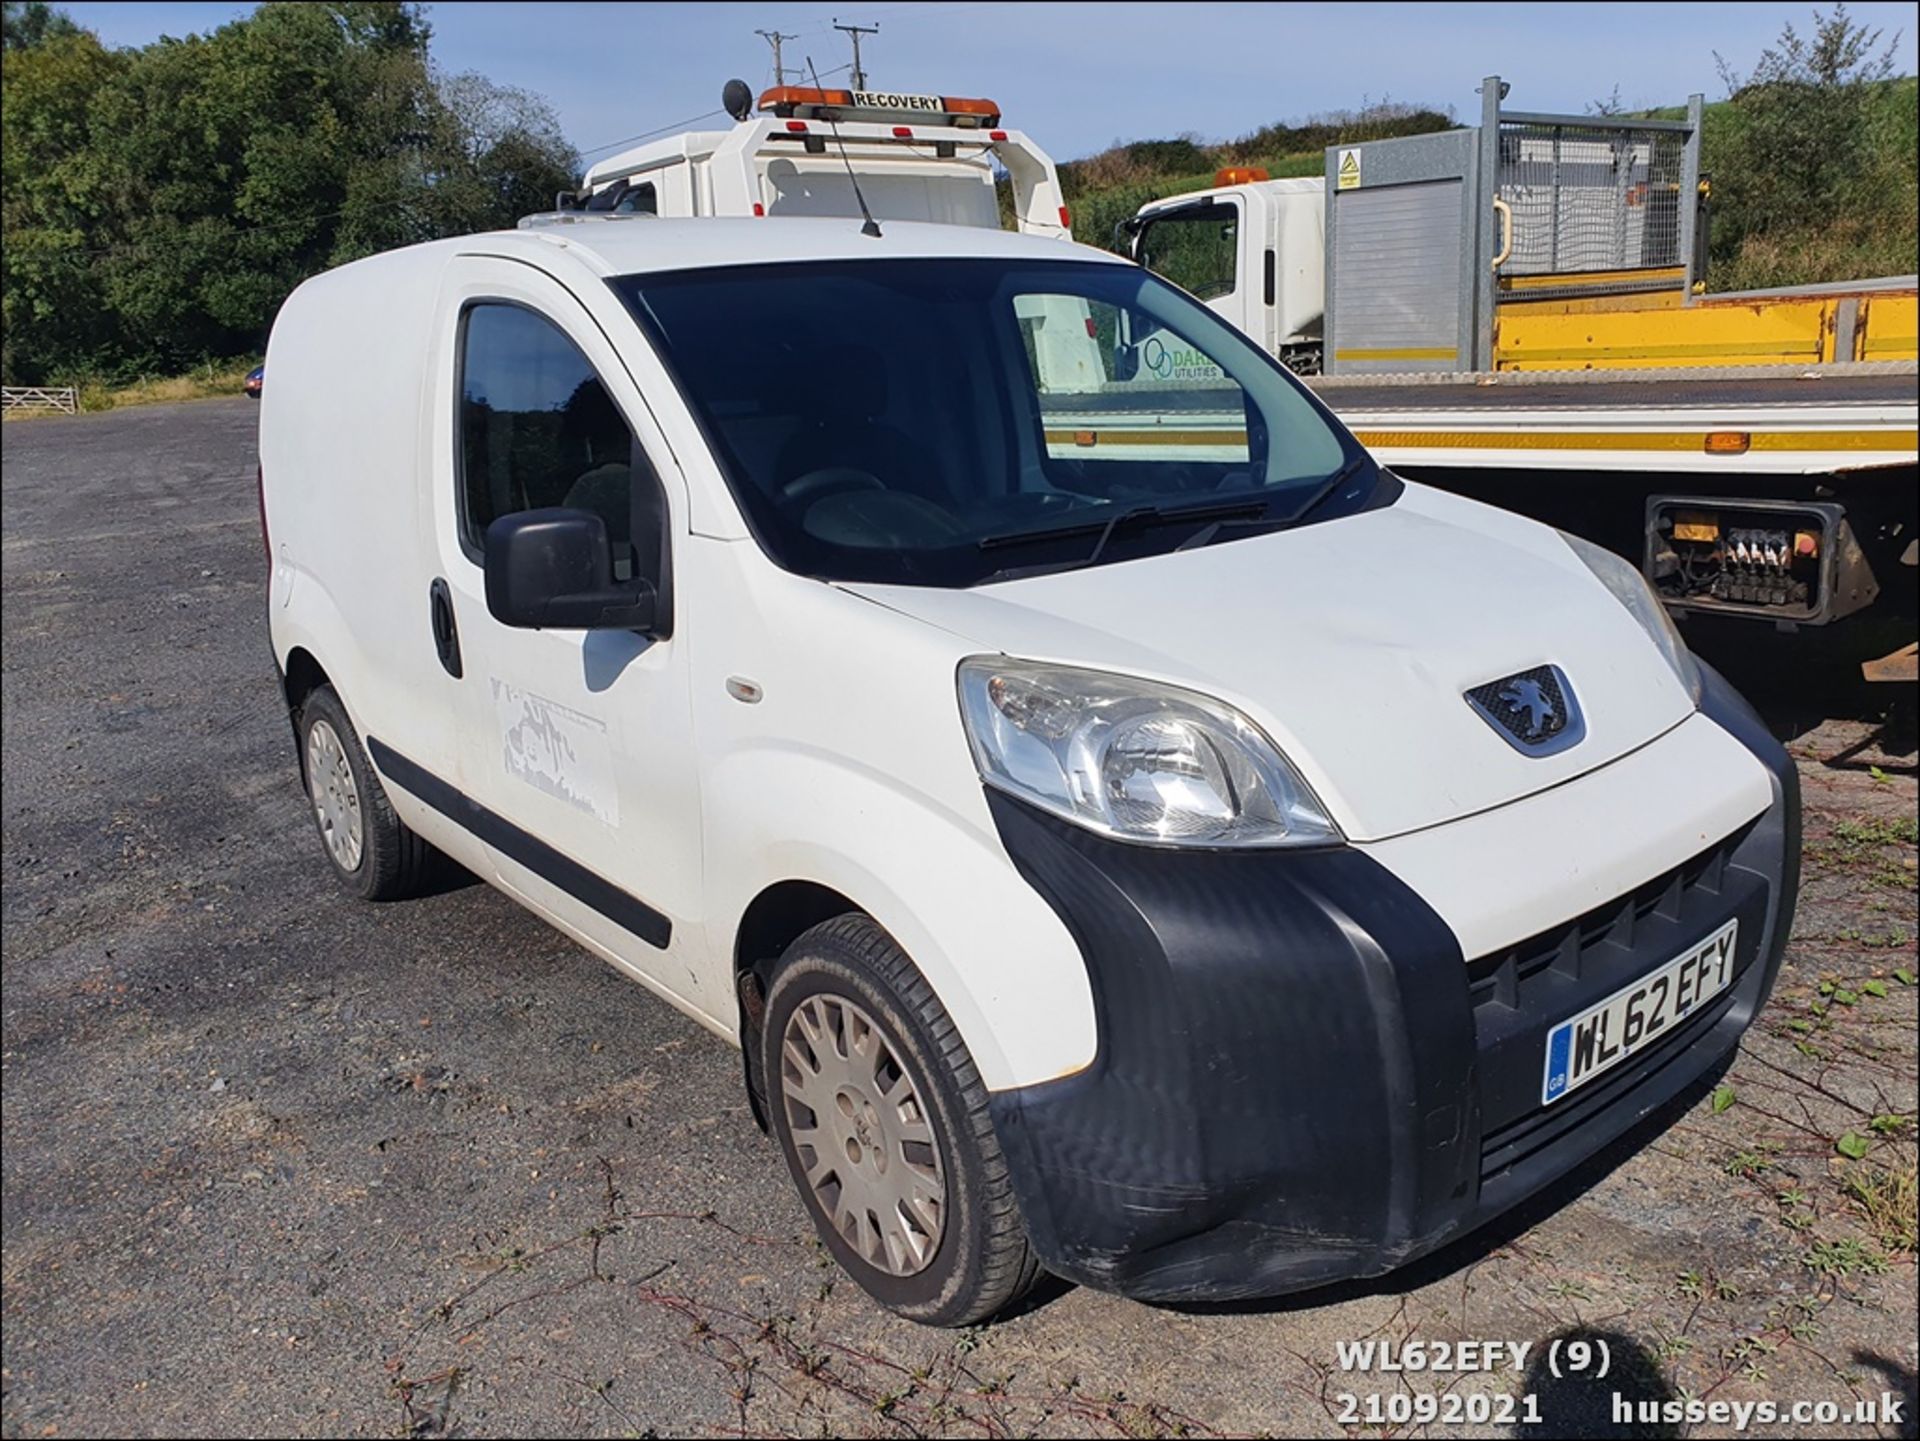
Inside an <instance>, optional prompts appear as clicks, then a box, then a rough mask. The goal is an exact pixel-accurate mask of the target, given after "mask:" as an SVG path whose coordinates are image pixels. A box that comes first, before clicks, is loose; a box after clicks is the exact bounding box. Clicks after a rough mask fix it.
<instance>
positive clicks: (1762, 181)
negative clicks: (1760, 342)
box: [1060, 76, 1920, 290]
mask: <svg viewBox="0 0 1920 1441" xmlns="http://www.w3.org/2000/svg"><path fill="white" fill-rule="evenodd" d="M1916 87H1917V82H1916V81H1915V79H1914V78H1913V77H1911V76H1908V77H1905V78H1902V79H1897V80H1890V81H1882V82H1876V83H1872V84H1867V85H1862V86H1860V87H1859V89H1858V92H1857V93H1855V94H1853V95H1851V96H1849V97H1848V98H1849V99H1850V100H1851V101H1852V102H1853V109H1852V110H1851V112H1849V113H1843V114H1839V115H1835V114H1832V113H1823V112H1821V111H1820V110H1819V109H1818V108H1817V97H1816V101H1815V103H1813V104H1809V102H1808V97H1807V93H1806V88H1805V87H1803V88H1802V89H1800V90H1798V91H1794V90H1790V89H1788V88H1786V87H1780V86H1772V87H1757V86H1756V87H1751V88H1749V89H1747V90H1743V91H1742V92H1741V93H1740V94H1739V95H1737V96H1735V97H1734V98H1732V99H1728V100H1722V101H1718V102H1715V103H1713V104H1710V105H1708V106H1707V108H1706V115H1705V122H1704V134H1703V136H1702V141H1701V146H1702V168H1703V170H1704V171H1705V173H1706V174H1707V175H1708V176H1710V177H1711V178H1712V181H1713V200H1712V206H1711V218H1710V222H1709V224H1710V236H1711V244H1712V254H1711V261H1710V265H1709V271H1708V283H1709V287H1710V288H1711V289H1713V290H1745V289H1752V288H1759V287H1763V286H1776V285H1799V284H1811V283H1814V282H1817V281H1826V280H1854V279H1863V278H1866V277H1869V276H1884V275H1911V274H1913V273H1914V272H1915V271H1916V270H1920V224H1917V222H1916V216H1917V215H1920V194H1917V193H1916V175H1920V141H1917V140H1916V113H1917V111H1920V89H1917V88H1916ZM1790 107H1799V108H1798V109H1793V108H1790ZM1833 108H1837V107H1832V106H1830V107H1829V110H1831V109H1833ZM1807 110H1811V111H1812V112H1813V113H1812V114H1811V115H1808V114H1805V113H1803V112H1804V111H1807ZM1782 111H1786V113H1785V115H1784V116H1783V115H1782V113H1781V112H1782ZM1643 113H1644V114H1646V115H1648V116H1651V117H1654V118H1660V119H1683V118H1685V115H1686V108H1685V106H1674V107H1668V108H1663V109H1660V110H1654V111H1647V112H1643ZM1458 123H1460V122H1459V121H1457V120H1456V119H1455V118H1454V116H1453V114H1452V112H1451V111H1447V112H1444V113H1443V112H1441V111H1439V110H1437V109H1434V108H1433V107H1430V106H1415V105H1399V104H1379V105H1369V106H1366V107H1364V108H1363V109H1360V110H1355V111H1349V112H1342V113H1338V114H1333V115H1327V116H1319V117H1314V118H1311V119H1309V120H1306V121H1304V122H1302V123H1300V124H1298V125H1284V124H1276V125H1269V126H1265V127H1263V128H1261V129H1259V130H1257V131H1255V132H1253V133H1252V134H1251V135H1247V136H1245V137H1243V138H1241V139H1239V140H1232V141H1224V142H1218V143H1209V142H1205V141H1202V140H1200V139H1198V138H1197V137H1194V136H1191V135H1187V136H1179V137H1175V138H1173V139H1170V140H1136V141H1131V142H1128V143H1125V144H1116V145H1114V146H1112V147H1110V148H1108V149H1106V150H1103V151H1101V152H1100V153H1099V154H1098V155H1092V156H1088V157H1086V158H1085V159H1081V160H1073V161H1068V162H1066V163H1065V164H1063V165H1062V166H1061V167H1060V177H1061V182H1062V186H1063V188H1064V189H1065V191H1066V197H1067V203H1068V205H1069V206H1071V207H1072V210H1073V218H1074V227H1073V228H1074V233H1075V234H1076V235H1078V236H1079V237H1080V238H1081V239H1082V240H1084V241H1085V242H1086V243H1088V244H1090V245H1100V246H1106V247H1108V248H1112V247H1113V230H1114V226H1115V225H1116V224H1117V223H1119V222H1120V221H1122V220H1124V219H1125V218H1126V217H1127V216H1129V215H1131V214H1133V212H1134V211H1135V210H1137V209H1138V208H1139V207H1140V206H1142V205H1144V204H1145V203H1146V202H1147V201H1149V200H1158V199H1161V198H1162V197H1165V196H1168V195H1179V194H1181V193H1183V192H1185V191H1191V190H1201V189H1204V188H1206V187H1208V186H1210V185H1212V184H1213V183H1214V175H1215V173H1216V172H1217V171H1218V170H1220V169H1221V168H1222V167H1224V166H1228V165H1257V166H1260V167H1262V168H1264V169H1265V170H1266V171H1267V172H1268V173H1269V174H1270V175H1272V176H1273V177H1274V178H1276V179H1278V178H1280V177H1283V176H1294V175H1320V174H1324V173H1325V166H1326V161H1325V152H1326V147H1327V146H1329V145H1342V144H1351V143H1354V142H1356V141H1361V140H1378V139H1384V138H1388V137H1391V136H1399V135H1422V134H1427V133H1429V132H1432V131H1435V130H1446V129H1450V128H1452V127H1453V126H1454V125H1456V124H1458ZM1796 128H1803V129H1805V130H1807V131H1809V132H1814V133H1830V132H1834V131H1836V130H1838V132H1839V140H1838V141H1834V140H1833V139H1831V138H1827V139H1821V140H1817V141H1814V142H1813V144H1814V145H1815V146H1818V147H1820V149H1821V151H1822V152H1832V151H1834V150H1836V149H1837V150H1839V151H1841V152H1844V153H1843V154H1839V155H1835V156H1834V159H1833V161H1832V162H1831V163H1829V164H1827V165H1824V166H1813V165H1808V164H1806V163H1805V162H1804V154H1805V151H1806V149H1807V148H1808V147H1805V146H1796V145H1795V144H1794V143H1793V136H1794V134H1795V132H1796ZM1783 130H1784V131H1785V135H1784V136H1783V135H1782V133H1781V132H1782V131H1783ZM1848 156H1851V157H1852V158H1851V159H1849V158H1848Z"/></svg>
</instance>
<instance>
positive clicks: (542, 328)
mask: <svg viewBox="0 0 1920 1441" xmlns="http://www.w3.org/2000/svg"><path fill="white" fill-rule="evenodd" d="M636 466H637V467H639V474H638V475H637V476H636V474H635V467H636ZM636 479H637V480H638V482H639V486H638V490H639V496H640V499H641V501H642V504H641V505H640V506H638V507H636V506H635V504H634V497H635V490H636V486H635V481H636ZM459 491H460V507H461V516H460V521H461V528H462V537H463V539H464V540H465V542H466V546H467V550H468V552H469V553H470V554H472V555H474V556H475V557H476V558H477V557H478V556H479V555H480V554H481V552H482V549H483V547H484V544H485V539H486V533H487V527H488V526H489V525H491V524H492V523H493V522H494V521H495V520H496V519H498V518H499V517H500V516H503V515H508V514H511V513H512V512H514V511H519V510H533V509H536V508H538V507H542V506H567V507H570V508H573V509H577V510H589V511H592V512H594V513H595V514H596V515H598V516H599V517H600V518H601V519H602V520H603V521H605V522H606V526H607V537H608V539H609V540H610V541H611V542H612V543H613V555H614V572H615V579H627V578H629V577H631V576H632V575H633V573H634V572H633V554H634V542H635V540H636V539H638V540H640V541H641V543H642V545H643V546H644V547H648V548H649V549H648V550H646V551H644V552H643V553H652V550H651V548H653V547H657V545H658V543H659V531H658V529H657V527H658V526H659V523H660V522H659V516H660V513H661V511H660V506H659V497H660V488H659V483H658V480H657V479H656V478H655V476H654V474H653V471H652V470H651V468H650V467H648V465H647V461H646V458H645V456H644V454H643V453H642V452H641V450H640V448H639V446H638V445H636V444H635V442H634V436H633V431H632V430H631V429H630V428H629V427H628V425H627V422H626V419H625V418H624V417H623V416H622V415H621V414H620V410H619V408H618V407H617V406H616V405H615V404H614V403H613V397H612V396H610V395H609V394H608V393H607V388H606V386H605V385H603V384H602V383H601V380H600V377H599V376H598V375H597V374H596V373H595V372H594V369H593V366H592V365H590V364H589V363H588V361H587V358H586V356H584V355H582V354H581V353H580V351H579V348H578V347H576V346H575V345H574V343H573V342H572V341H571V340H569V339H567V337H566V335H565V334H564V333H563V332H562V331H561V330H560V328H559V327H558V326H556V325H554V324H553V322H552V321H550V320H547V319H546V318H545V317H543V316H540V315H537V314H535V313H534V312H533V311H531V310H528V309H525V308H524V307H522V306H518V305H508V304H481V305H475V306H472V307H470V308H469V309H468V310H467V313H466V317H465V322H464V325H463V327H462V333H461V342H460V486H459ZM636 509H637V510H638V512H639V519H638V522H637V525H638V527H639V528H642V529H645V530H648V531H649V532H650V533H649V534H647V535H643V536H639V537H636V535H635V529H636V518H635V513H636Z"/></svg>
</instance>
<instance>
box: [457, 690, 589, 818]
mask: <svg viewBox="0 0 1920 1441" xmlns="http://www.w3.org/2000/svg"><path fill="white" fill-rule="evenodd" d="M488 684H489V685H491V686H492V688H493V713H494V716H495V718H496V719H497V720H498V722H499V725H500V759H501V764H503V765H504V766H505V767H506V769H507V774H508V775H510V776H517V777H519V778H520V779H521V780H523V781H525V782H526V783H527V784H528V785H530V786H532V787H533V788H534V789H535V790H537V791H545V792H546V793H547V794H548V795H550V796H553V797H555V798H556V799H558V800H562V801H565V802H566V803H567V804H568V805H570V806H572V807H573V808H574V809H575V810H578V811H585V812H586V813H587V814H588V815H590V816H592V817H593V818H594V819H596V820H599V821H603V822H605V823H606V824H607V825H610V826H617V825H619V824H620V788H619V784H618V782H617V781H616V780H615V778H614V777H615V772H614V768H613V746H612V744H611V743H610V742H609V741H608V739H607V724H606V722H605V721H603V720H599V719H597V718H595V717H594V716H590V715H586V714H584V713H583V712H581V711H577V710H574V709H573V708H572V707H570V706H564V705H561V704H560V703H559V702H558V701H552V700H548V699H547V698H546V697H545V696H538V695H535V694H534V693H533V692H532V691H529V690H523V689H521V688H520V687H519V686H517V685H509V684H508V683H507V682H506V681H503V680H501V679H499V677H497V676H489V677H488Z"/></svg>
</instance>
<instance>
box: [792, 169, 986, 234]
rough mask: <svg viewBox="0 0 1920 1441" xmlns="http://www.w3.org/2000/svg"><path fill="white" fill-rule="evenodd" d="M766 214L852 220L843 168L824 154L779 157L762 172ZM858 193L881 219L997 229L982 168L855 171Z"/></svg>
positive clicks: (854, 205) (854, 212)
mask: <svg viewBox="0 0 1920 1441" xmlns="http://www.w3.org/2000/svg"><path fill="white" fill-rule="evenodd" d="M766 185H767V214H769V215H840V216H858V215H859V214H860V203H859V201H857V200H856V199H854V195H853V181H852V180H851V179H850V178H849V177H848V175H847V167H846V164H845V163H844V162H843V161H841V160H839V159H838V158H837V157H834V156H831V155H829V156H828V157H827V158H826V159H825V160H813V161H808V162H805V163H801V162H796V161H794V160H791V159H788V158H786V157H784V156H782V157H780V158H778V159H775V160H772V161H769V162H768V163H767V168H766ZM860 193H861V194H862V195H863V196H865V197H866V201H867V206H868V208H869V209H871V210H872V211H873V213H874V214H875V215H876V216H878V217H879V218H880V219H882V220H928V221H933V222H934V223H936V224H940V225H977V226H981V227H983V228H985V229H989V230H998V229H999V228H1000V204H999V201H998V199H997V198H996V197H995V195H994V190H993V177H992V175H991V174H990V173H989V172H988V171H987V170H986V169H985V168H984V167H983V168H981V169H979V170H977V171H976V170H971V169H969V170H964V171H956V170H955V169H954V168H953V167H952V166H943V167H941V169H940V171H939V172H938V173H929V174H923V175H916V174H914V173H913V172H912V171H910V170H874V169H872V168H870V167H863V168H862V169H861V171H860Z"/></svg>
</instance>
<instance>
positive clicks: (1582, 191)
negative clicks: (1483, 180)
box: [1498, 120, 1687, 298]
mask: <svg viewBox="0 0 1920 1441" xmlns="http://www.w3.org/2000/svg"><path fill="white" fill-rule="evenodd" d="M1686 143H1687V137H1686V134H1685V132H1684V131H1678V130H1647V129H1640V128H1636V127H1634V126H1632V125H1631V124H1622V123H1620V122H1618V121H1613V122H1608V121H1604V120H1596V121H1593V122H1588V123H1569V124H1551V125H1548V124H1539V123H1534V122H1529V121H1503V122H1502V123H1501V126H1500V170H1499V177H1498V179H1499V195H1500V198H1501V199H1502V200H1504V201H1506V203H1507V204H1508V205H1510V206H1511V207H1512V208H1513V250H1512V253H1511V254H1510V255H1509V256H1508V257H1507V260H1506V262H1505V263H1504V264H1503V265H1502V266H1501V267H1500V273H1501V275H1502V276H1504V277H1513V276H1544V275H1577V274H1582V273H1589V272H1595V271H1606V272H1612V271H1629V272H1631V271H1650V270H1665V269H1670V268H1671V267H1673V266H1677V265H1681V264H1683V263H1684V261H1685V257H1684V256H1683V255H1682V253H1681V234H1680V232H1681V225H1680V206H1681V199H1682V197H1681V194H1680V191H1681V186H1682V177H1683V175H1684V173H1685V160H1686ZM1672 283H1673V282H1672V280H1671V279H1670V278H1663V279H1655V278H1654V277H1651V276H1633V275H1626V276H1622V277H1620V279H1619V280H1618V281H1616V282H1614V283H1611V284H1607V285H1603V286H1595V285H1583V286H1582V287H1581V291H1582V293H1585V294H1594V293H1599V292H1602V291H1606V290H1614V291H1624V290H1640V289H1648V288H1654V287H1658V286H1664V285H1668V284H1672ZM1528 293H1529V294H1530V295H1533V296H1537V297H1541V298H1544V293H1543V292H1542V291H1541V290H1540V289H1539V288H1537V287H1529V290H1528Z"/></svg>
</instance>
